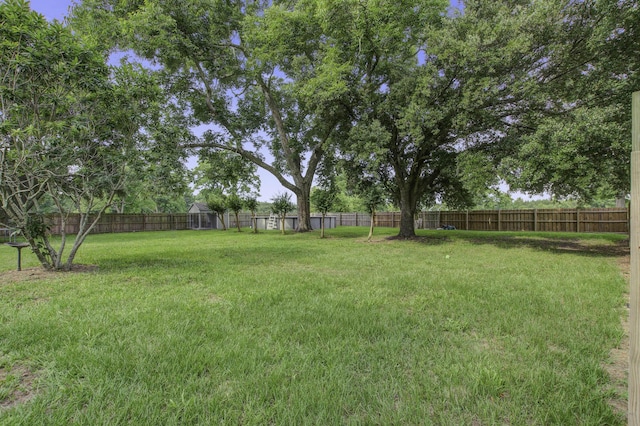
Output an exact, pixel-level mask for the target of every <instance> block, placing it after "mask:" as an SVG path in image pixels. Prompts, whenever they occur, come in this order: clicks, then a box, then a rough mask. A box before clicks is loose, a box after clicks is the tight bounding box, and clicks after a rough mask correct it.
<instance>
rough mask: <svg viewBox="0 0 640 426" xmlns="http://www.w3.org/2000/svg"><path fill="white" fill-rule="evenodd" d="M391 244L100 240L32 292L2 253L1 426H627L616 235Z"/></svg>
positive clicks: (342, 234) (311, 238) (208, 237)
mask: <svg viewBox="0 0 640 426" xmlns="http://www.w3.org/2000/svg"><path fill="white" fill-rule="evenodd" d="M395 233H396V231H395V230H393V229H377V230H376V236H375V237H376V240H375V241H374V242H373V243H366V242H365V239H366V229H365V228H338V229H332V230H328V231H327V234H328V236H329V238H327V239H324V240H320V239H319V238H318V235H317V233H306V234H291V235H285V236H282V235H279V234H277V233H276V232H275V231H274V232H262V233H260V234H252V233H231V232H219V231H209V232H192V231H181V232H163V233H135V234H117V235H94V236H91V237H90V238H89V239H88V241H87V243H86V244H85V246H84V247H83V250H82V251H81V253H80V254H79V255H78V258H77V260H78V262H81V263H85V264H95V265H98V267H99V269H98V270H97V271H94V272H89V273H75V274H53V275H50V276H48V277H46V278H44V279H39V280H32V281H16V278H15V277H14V278H11V279H6V277H7V276H9V274H8V271H10V270H11V269H12V268H13V267H14V261H15V259H14V257H13V256H14V255H15V254H14V253H13V251H11V250H10V248H5V249H2V248H1V247H0V250H1V251H0V271H3V272H0V274H4V275H3V276H5V279H3V280H2V283H1V284H0V372H2V373H3V374H2V375H0V400H1V404H0V423H1V424H8V425H11V424H16V425H17V424H86V425H93V424H110V425H118V424H165V425H171V424H174V425H178V424H202V425H209V424H539V425H547V424H594V425H596V424H610V425H611V424H613V425H615V424H623V423H624V420H623V416H622V415H621V414H620V413H617V412H615V411H614V409H613V408H612V407H611V405H610V404H609V400H610V399H612V398H619V395H616V394H615V392H614V391H613V390H612V381H611V379H610V378H609V376H608V375H607V373H606V372H605V370H604V368H603V364H606V363H607V362H608V353H609V350H610V349H611V348H613V347H615V346H616V345H617V344H618V343H619V342H620V339H621V337H622V334H623V333H622V330H621V326H620V316H621V314H622V310H623V306H624V298H623V295H624V293H625V290H626V284H625V281H624V279H623V278H622V276H621V274H620V272H619V270H618V269H617V266H616V258H617V256H618V255H619V254H620V253H619V251H618V244H619V242H620V240H621V237H620V236H618V235H593V236H587V235H576V234H570V235H568V234H564V235H563V234H560V235H558V234H521V233H517V234H516V233H500V234H498V233H487V232H484V233H472V232H459V231H452V232H445V231H441V232H436V231H430V232H427V231H421V232H420V235H421V236H422V237H424V239H421V240H420V239H419V240H415V241H398V240H387V239H386V238H385V237H386V236H390V235H394V234H395ZM25 257H26V258H25V261H24V263H23V265H24V266H29V265H35V263H36V262H35V260H34V259H31V258H30V256H25ZM27 273H29V271H27ZM11 276H12V277H13V275H11ZM25 377H27V378H28V379H24V378H25ZM24 395H28V398H25V397H24ZM16 399H19V401H17V402H16V401H15V400H16Z"/></svg>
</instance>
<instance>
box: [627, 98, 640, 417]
mask: <svg viewBox="0 0 640 426" xmlns="http://www.w3.org/2000/svg"><path fill="white" fill-rule="evenodd" d="M631 122H632V125H631V147H632V148H631V232H630V234H631V235H630V240H631V242H630V245H631V247H630V248H631V270H630V272H631V277H630V297H629V310H630V312H629V392H628V393H629V400H628V404H629V405H628V422H629V425H634V426H638V425H640V351H639V349H640V335H639V333H640V316H638V307H639V305H640V261H639V260H640V259H638V256H639V255H640V248H639V244H640V240H639V238H638V237H639V235H638V233H639V232H640V223H639V221H640V92H634V93H633V98H632V119H631Z"/></svg>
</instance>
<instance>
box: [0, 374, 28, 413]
mask: <svg viewBox="0 0 640 426" xmlns="http://www.w3.org/2000/svg"><path fill="white" fill-rule="evenodd" d="M35 379H36V374H35V373H33V372H32V371H30V370H29V369H28V368H26V367H24V366H21V365H16V366H13V367H12V368H11V369H10V370H7V369H5V368H1V367H0V395H1V396H2V399H0V409H3V410H6V409H9V408H13V407H15V406H18V405H20V404H24V403H26V402H29V401H30V400H31V399H32V398H33V397H34V396H35V395H36V388H35V385H34V383H35Z"/></svg>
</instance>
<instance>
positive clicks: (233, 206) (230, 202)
mask: <svg viewBox="0 0 640 426" xmlns="http://www.w3.org/2000/svg"><path fill="white" fill-rule="evenodd" d="M243 205H244V202H243V201H242V198H240V197H239V196H238V194H231V195H229V196H228V197H227V207H228V208H229V210H231V211H232V212H233V214H234V215H235V217H236V228H238V232H242V230H241V229H240V218H239V215H240V210H242V207H243Z"/></svg>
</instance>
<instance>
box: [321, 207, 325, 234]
mask: <svg viewBox="0 0 640 426" xmlns="http://www.w3.org/2000/svg"><path fill="white" fill-rule="evenodd" d="M325 214H326V213H325V212H322V219H321V220H322V223H321V224H320V238H324V216H325Z"/></svg>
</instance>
